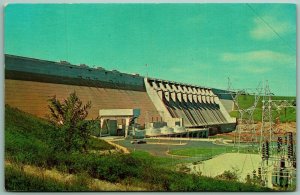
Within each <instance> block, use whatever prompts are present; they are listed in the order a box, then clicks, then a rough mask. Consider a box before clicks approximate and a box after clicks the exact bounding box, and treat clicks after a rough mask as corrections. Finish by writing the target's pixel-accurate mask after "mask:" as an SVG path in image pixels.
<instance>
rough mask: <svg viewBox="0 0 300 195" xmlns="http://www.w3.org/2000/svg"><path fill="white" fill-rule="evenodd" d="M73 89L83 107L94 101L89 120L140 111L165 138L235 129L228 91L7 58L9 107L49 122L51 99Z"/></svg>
mask: <svg viewBox="0 0 300 195" xmlns="http://www.w3.org/2000/svg"><path fill="white" fill-rule="evenodd" d="M74 91H75V92H76V93H77V95H78V96H79V98H80V99H81V100H82V101H83V102H84V103H85V102H87V101H91V102H92V108H91V109H90V111H89V115H88V117H87V119H96V118H97V117H99V110H101V109H139V110H140V114H139V117H137V118H136V119H135V123H136V124H139V127H141V128H142V129H144V128H150V131H156V129H158V128H160V129H161V130H159V132H160V133H162V132H163V134H167V135H170V134H176V133H180V132H186V131H198V130H199V131H203V130H204V129H205V130H207V131H208V130H209V131H211V132H210V133H212V131H217V132H219V133H220V132H229V131H233V130H234V128H235V125H236V119H235V118H232V117H230V115H229V113H228V112H229V111H230V109H231V108H232V105H233V103H232V100H231V99H230V98H231V97H230V96H228V95H226V91H225V90H221V89H212V88H208V87H203V86H196V85H191V84H187V83H179V82H175V81H167V80H162V79H157V78H149V77H143V76H140V75H139V74H128V73H121V72H119V71H117V70H106V69H104V68H102V67H97V68H91V67H89V66H87V65H85V64H80V65H72V64H70V63H68V62H66V61H60V62H54V61H47V60H41V59H34V58H28V57H22V56H15V55H8V54H6V55H5V103H6V104H8V105H10V106H12V107H16V108H19V109H20V110H23V111H25V112H28V113H31V114H33V115H36V116H38V117H42V118H46V117H47V115H48V114H49V109H48V101H47V100H48V99H50V98H51V97H53V96H56V97H57V98H58V99H59V100H63V99H65V98H66V97H68V95H69V94H70V93H72V92H74ZM224 94H225V95H224ZM116 123H117V124H118V125H119V124H120V125H122V123H124V122H123V121H122V120H121V121H117V122H116ZM151 128H152V129H151Z"/></svg>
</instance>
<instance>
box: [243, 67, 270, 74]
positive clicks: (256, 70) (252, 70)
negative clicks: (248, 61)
mask: <svg viewBox="0 0 300 195" xmlns="http://www.w3.org/2000/svg"><path fill="white" fill-rule="evenodd" d="M241 69H242V70H244V71H246V72H250V73H255V74H263V73H267V72H270V71H271V70H272V68H270V67H259V66H257V65H246V66H243V67H242V68H241Z"/></svg>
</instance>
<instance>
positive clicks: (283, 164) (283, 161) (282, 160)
mask: <svg viewBox="0 0 300 195" xmlns="http://www.w3.org/2000/svg"><path fill="white" fill-rule="evenodd" d="M284 167H285V160H284V158H282V159H281V160H280V169H283V168H284Z"/></svg>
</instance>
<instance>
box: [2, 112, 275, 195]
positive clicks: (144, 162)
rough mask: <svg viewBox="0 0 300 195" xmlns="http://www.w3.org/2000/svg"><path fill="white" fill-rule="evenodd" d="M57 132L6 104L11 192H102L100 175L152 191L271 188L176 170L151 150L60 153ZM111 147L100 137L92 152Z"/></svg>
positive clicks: (7, 172)
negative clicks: (60, 177)
mask: <svg viewBox="0 0 300 195" xmlns="http://www.w3.org/2000/svg"><path fill="white" fill-rule="evenodd" d="M53 130H55V129H54V128H53V127H52V126H51V125H49V124H48V123H47V122H46V121H44V120H42V119H39V118H37V117H35V116H32V115H29V114H26V113H24V112H21V111H19V110H17V109H14V108H11V107H9V106H6V107H5V160H6V162H9V163H10V164H15V165H16V166H17V167H12V166H10V165H8V164H6V166H5V188H6V190H8V191H95V190H96V191H97V190H99V188H93V187H91V185H90V183H89V181H90V180H91V179H97V181H99V180H103V181H107V182H111V183H119V184H120V185H124V186H128V188H126V190H133V191H135V190H136V189H137V188H136V187H139V188H140V189H145V190H147V191H270V189H267V188H262V187H259V186H255V185H249V184H243V183H239V182H233V181H226V180H220V179H215V178H208V177H203V176H197V175H191V174H186V173H180V172H175V171H174V170H173V169H172V168H170V167H168V168H166V167H165V165H170V162H171V161H170V159H167V158H164V159H163V158H155V157H153V156H151V155H149V154H145V153H132V154H121V153H115V154H114V153H112V154H110V153H108V154H101V153H95V152H89V153H83V154H81V153H72V154H68V155H65V154H62V153H57V152H56V151H54V150H53V149H52V147H51V142H52V141H53V137H52V134H51V132H52V131H53ZM107 149H112V146H110V145H109V144H107V143H106V142H104V141H101V140H96V139H94V140H93V141H92V142H91V145H90V151H92V150H107ZM163 165H164V166H163ZM25 166H33V167H39V169H41V170H56V171H57V172H59V174H68V175H73V176H75V177H76V178H79V179H76V180H74V181H73V182H69V181H65V182H58V181H56V180H53V179H52V178H48V177H47V175H45V174H42V177H41V178H38V177H36V176H33V175H28V173H27V172H26V171H25V169H24V167H25ZM18 167H20V168H18ZM131 186H132V187H131ZM100 190H101V188H100ZM107 190H110V188H109V189H107ZM111 190H116V189H113V188H111Z"/></svg>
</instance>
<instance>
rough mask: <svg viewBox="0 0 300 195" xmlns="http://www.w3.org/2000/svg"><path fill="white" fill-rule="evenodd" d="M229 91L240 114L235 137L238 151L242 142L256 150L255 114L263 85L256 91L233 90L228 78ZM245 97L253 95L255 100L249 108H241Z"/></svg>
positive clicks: (259, 85)
mask: <svg viewBox="0 0 300 195" xmlns="http://www.w3.org/2000/svg"><path fill="white" fill-rule="evenodd" d="M227 90H228V91H229V92H230V93H231V97H232V100H233V102H234V106H235V107H236V110H237V112H238V117H237V120H238V125H237V128H236V131H235V135H234V137H235V138H234V143H235V144H236V142H238V151H239V149H240V145H241V143H242V142H243V143H246V144H247V145H251V146H252V149H256V148H255V145H256V143H257V142H258V140H257V136H256V124H255V122H254V117H253V114H254V111H255V109H256V107H257V104H258V102H259V100H260V97H261V93H262V88H261V83H259V84H258V86H257V88H255V89H242V90H233V89H231V82H230V79H229V78H228V89H227ZM243 95H245V96H246V95H251V96H252V97H253V98H254V102H253V103H252V105H251V106H250V107H248V108H243V107H241V105H240V103H239V98H240V97H241V96H243ZM237 136H238V138H237Z"/></svg>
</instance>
